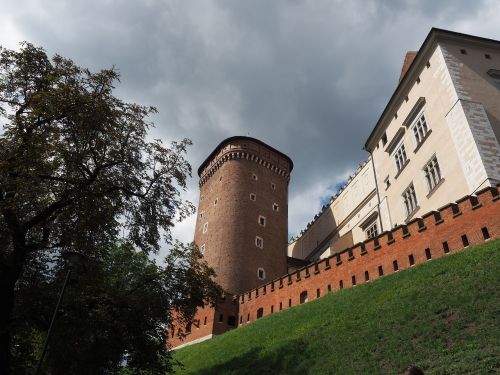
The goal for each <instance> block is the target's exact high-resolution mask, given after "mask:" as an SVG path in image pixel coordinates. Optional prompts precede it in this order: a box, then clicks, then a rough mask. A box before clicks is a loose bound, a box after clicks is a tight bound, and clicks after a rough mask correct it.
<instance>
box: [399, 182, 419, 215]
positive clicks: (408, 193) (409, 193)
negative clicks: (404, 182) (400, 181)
mask: <svg viewBox="0 0 500 375" xmlns="http://www.w3.org/2000/svg"><path fill="white" fill-rule="evenodd" d="M402 197H403V205H404V208H405V213H406V216H407V217H408V216H410V215H411V214H412V213H413V212H414V211H415V210H416V209H417V196H416V194H415V188H414V187H413V183H411V184H410V186H408V187H407V188H406V190H405V191H404V193H403V195H402Z"/></svg>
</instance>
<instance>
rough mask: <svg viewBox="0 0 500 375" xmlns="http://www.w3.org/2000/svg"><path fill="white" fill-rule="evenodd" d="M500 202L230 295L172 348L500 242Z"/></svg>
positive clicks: (434, 220) (471, 205)
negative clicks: (410, 268)
mask: <svg viewBox="0 0 500 375" xmlns="http://www.w3.org/2000/svg"><path fill="white" fill-rule="evenodd" d="M499 202H500V193H499V190H498V187H496V188H491V187H490V188H486V189H483V190H482V191H480V192H478V193H477V195H476V196H465V197H463V198H461V199H459V200H458V201H456V202H455V203H450V204H448V205H446V206H444V207H442V208H440V209H439V210H437V211H432V212H429V213H427V214H425V215H423V217H421V218H415V219H413V220H411V221H410V222H409V223H408V224H407V225H401V226H398V227H396V228H394V229H393V230H391V231H387V232H385V233H382V234H380V235H379V236H378V237H376V238H374V239H371V240H368V241H365V242H362V243H358V244H356V245H354V246H353V247H351V248H347V249H345V250H343V251H341V252H340V253H338V254H336V255H334V256H331V257H329V258H326V259H322V260H321V261H318V262H316V263H313V264H310V265H308V266H306V267H303V268H301V269H299V270H297V271H295V272H292V273H290V274H287V275H284V276H282V277H280V278H278V279H276V280H274V281H272V282H270V283H267V284H265V285H263V286H261V287H259V288H256V289H252V290H250V291H248V292H245V293H243V294H240V295H235V296H231V295H226V296H225V297H224V298H222V299H221V300H219V301H218V303H217V306H216V307H215V308H213V307H205V308H204V309H200V310H198V312H197V314H196V317H195V322H194V323H193V324H192V325H191V328H190V332H189V333H188V334H187V335H185V328H181V327H176V329H175V330H170V332H169V333H170V335H169V343H170V345H171V347H173V348H176V347H179V346H184V345H187V344H190V343H196V342H199V341H201V340H202V339H206V338H210V337H212V335H217V334H221V333H224V332H226V331H228V330H230V329H233V328H235V327H237V326H241V325H244V324H246V323H250V322H253V321H255V320H256V319H258V318H260V317H262V316H266V315H269V314H273V313H277V312H279V311H281V310H285V309H288V308H290V307H293V306H295V305H298V304H300V303H304V302H306V301H310V300H313V299H316V298H319V297H321V296H323V295H325V294H326V293H328V292H335V291H337V290H339V289H342V288H348V287H352V286H354V285H359V284H362V283H366V282H369V281H371V280H376V279H378V278H380V277H383V276H386V275H390V274H392V273H395V272H399V271H402V270H404V269H407V268H409V267H412V266H413V265H417V264H421V263H424V262H426V261H429V260H431V259H436V258H440V257H442V256H443V255H446V254H448V253H454V252H458V251H461V250H463V249H464V248H467V247H468V246H470V245H477V244H481V243H483V242H485V241H488V240H490V239H496V238H500V204H499ZM205 318H206V320H205ZM204 323H205V324H204Z"/></svg>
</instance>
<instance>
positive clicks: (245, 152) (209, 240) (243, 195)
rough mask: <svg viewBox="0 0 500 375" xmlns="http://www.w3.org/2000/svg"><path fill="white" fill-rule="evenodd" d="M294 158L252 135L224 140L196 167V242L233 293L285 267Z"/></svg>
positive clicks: (225, 286) (221, 283)
mask: <svg viewBox="0 0 500 375" xmlns="http://www.w3.org/2000/svg"><path fill="white" fill-rule="evenodd" d="M292 168H293V163H292V160H291V159H290V158H289V157H288V156H286V155H285V154H283V153H281V152H279V151H277V150H275V149H274V148H272V147H271V146H269V145H267V144H265V143H264V142H262V141H259V140H258V139H255V138H250V137H243V136H237V137H231V138H227V139H225V140H224V141H222V142H221V143H220V144H219V145H218V146H217V147H216V148H215V149H214V151H213V152H212V153H211V154H210V155H209V156H208V158H207V159H206V160H205V161H204V162H203V163H202V165H201V166H200V168H199V169H198V175H199V176H200V201H199V205H198V217H197V222H196V231H195V242H196V244H197V245H198V246H199V247H200V249H201V251H202V252H203V254H204V257H205V259H206V261H207V263H208V264H209V265H210V266H211V267H213V268H214V269H215V271H216V273H217V282H218V283H219V284H220V285H221V286H222V288H223V289H224V290H225V291H227V292H229V293H232V294H235V293H240V292H243V291H247V290H250V289H253V288H255V287H257V286H258V285H261V284H263V283H265V282H268V281H270V280H273V279H275V278H277V277H279V276H282V275H284V274H285V273H286V271H287V266H286V247H287V235H288V182H289V180H290V172H291V170H292Z"/></svg>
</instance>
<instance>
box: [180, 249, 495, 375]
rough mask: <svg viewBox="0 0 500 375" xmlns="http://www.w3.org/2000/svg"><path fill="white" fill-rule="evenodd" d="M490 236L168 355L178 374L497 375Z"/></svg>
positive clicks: (493, 275) (492, 263) (493, 255)
mask: <svg viewBox="0 0 500 375" xmlns="http://www.w3.org/2000/svg"><path fill="white" fill-rule="evenodd" d="M499 250H500V240H497V241H493V242H489V243H486V244H484V245H481V246H477V247H471V248H470V249H467V250H466V251H464V252H462V253H458V254H453V255H448V256H445V257H442V258H440V259H436V260H432V261H430V262H428V263H426V264H423V265H419V266H415V267H412V268H411V269H408V270H405V271H403V272H398V273H396V274H393V275H390V276H386V277H384V278H382V279H379V280H375V281H370V282H369V283H367V284H364V285H358V286H356V287H355V288H350V289H343V290H341V291H335V292H333V293H329V294H328V295H327V296H324V297H321V298H320V299H318V300H317V301H312V302H309V303H307V304H305V305H301V306H297V307H293V308H292V309H290V310H285V311H283V312H280V313H277V314H273V315H270V316H265V317H264V318H262V319H260V320H259V321H257V322H254V323H252V324H250V325H248V326H245V327H242V328H238V329H236V330H233V331H230V332H228V333H225V334H224V335H222V336H220V337H216V338H213V339H211V340H209V341H206V342H202V343H199V344H196V345H193V346H189V347H186V348H183V349H180V350H178V351H176V352H175V355H174V358H175V359H177V360H179V361H181V362H182V363H183V364H184V369H178V370H177V373H179V374H217V375H221V374H238V375H240V374H241V375H245V374H273V375H274V374H287V375H290V374H321V375H323V374H397V373H401V371H402V370H403V369H405V368H406V367H407V366H408V365H411V364H415V365H417V366H419V367H422V368H423V369H424V370H425V373H426V374H486V373H496V372H498V370H499V369H500V340H499V338H500V326H499V324H498V312H499V311H500V274H499V273H498V269H499V267H500V251H499Z"/></svg>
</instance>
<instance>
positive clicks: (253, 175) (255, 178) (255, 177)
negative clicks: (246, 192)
mask: <svg viewBox="0 0 500 375" xmlns="http://www.w3.org/2000/svg"><path fill="white" fill-rule="evenodd" d="M252 179H253V180H254V181H257V180H258V179H259V178H258V177H257V175H256V174H255V173H254V174H252Z"/></svg>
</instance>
